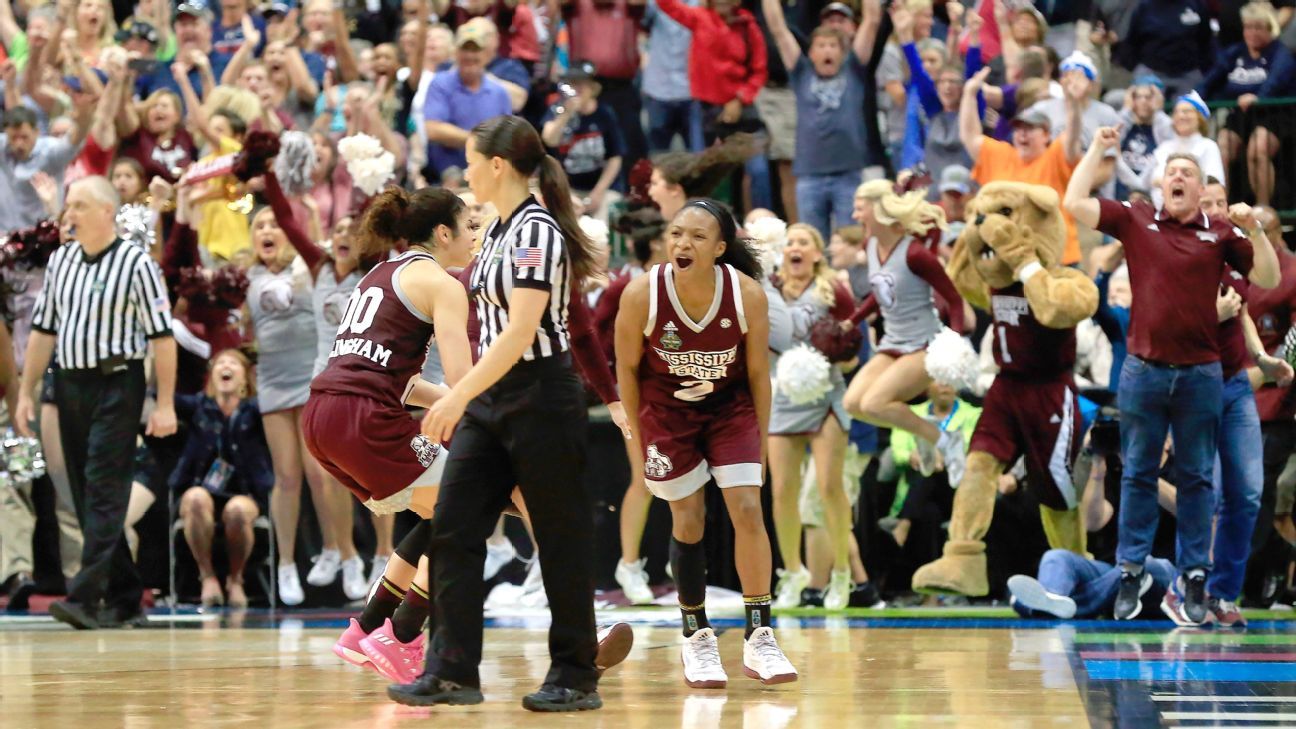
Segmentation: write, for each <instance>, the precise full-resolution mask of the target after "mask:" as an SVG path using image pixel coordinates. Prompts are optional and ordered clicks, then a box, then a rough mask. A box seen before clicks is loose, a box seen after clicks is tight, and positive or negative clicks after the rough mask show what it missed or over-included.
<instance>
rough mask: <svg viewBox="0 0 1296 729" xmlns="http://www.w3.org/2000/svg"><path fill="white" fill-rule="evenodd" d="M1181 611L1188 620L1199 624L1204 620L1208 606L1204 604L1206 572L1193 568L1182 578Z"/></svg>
mask: <svg viewBox="0 0 1296 729" xmlns="http://www.w3.org/2000/svg"><path fill="white" fill-rule="evenodd" d="M1183 582H1184V584H1183V591H1184V594H1183V601H1184V605H1183V612H1184V615H1185V616H1187V617H1188V619H1189V620H1191V621H1193V622H1194V623H1197V624H1201V623H1202V622H1203V621H1205V620H1206V613H1207V611H1208V609H1209V606H1208V605H1207V604H1206V572H1205V571H1203V570H1193V571H1192V572H1189V573H1188V575H1187V576H1186V577H1185V578H1184V581H1183Z"/></svg>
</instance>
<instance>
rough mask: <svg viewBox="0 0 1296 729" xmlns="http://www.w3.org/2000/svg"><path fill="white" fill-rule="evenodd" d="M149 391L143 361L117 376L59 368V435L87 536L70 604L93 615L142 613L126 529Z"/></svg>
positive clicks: (56, 383) (56, 400) (70, 590)
mask: <svg viewBox="0 0 1296 729" xmlns="http://www.w3.org/2000/svg"><path fill="white" fill-rule="evenodd" d="M144 389H145V381H144V363H143V362H140V361H132V362H129V363H128V364H127V366H126V369H125V370H124V371H121V372H116V373H113V374H104V373H102V372H100V371H99V370H97V369H80V370H70V369H59V370H58V372H57V373H56V374H55V377H54V403H55V405H56V406H57V407H58V410H59V436H60V440H61V441H62V443H63V457H64V458H65V459H66V461H67V473H68V484H69V485H70V486H71V490H72V502H73V504H74V505H75V507H76V512H77V519H78V520H79V521H80V522H81V533H82V536H83V537H84V547H83V548H82V551H81V571H80V572H78V573H77V575H76V577H74V578H72V583H71V584H70V585H69V586H68V599H69V600H71V601H72V602H75V603H78V604H80V605H83V606H85V607H86V608H88V609H89V610H90V611H91V614H92V615H93V614H94V611H95V610H97V609H98V607H99V604H100V602H101V601H105V602H106V603H107V607H108V608H109V609H111V610H115V611H116V612H117V614H118V615H119V616H123V617H124V616H129V615H134V614H135V613H137V612H138V611H139V606H140V593H141V589H142V588H141V583H140V578H139V573H138V572H137V571H136V569H135V562H134V561H133V560H132V559H131V553H130V548H129V547H128V546H127V545H126V532H125V525H126V507H127V505H128V504H129V503H130V492H131V475H132V473H133V471H134V464H135V436H136V433H138V432H139V422H140V413H141V412H142V411H143V409H144Z"/></svg>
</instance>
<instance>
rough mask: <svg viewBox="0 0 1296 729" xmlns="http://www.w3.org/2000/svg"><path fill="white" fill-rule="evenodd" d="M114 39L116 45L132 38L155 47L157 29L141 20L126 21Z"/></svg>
mask: <svg viewBox="0 0 1296 729" xmlns="http://www.w3.org/2000/svg"><path fill="white" fill-rule="evenodd" d="M115 38H116V40H117V42H118V43H125V42H126V41H128V40H130V39H132V38H139V39H140V40H145V41H148V42H149V43H152V44H153V45H155V46H156V45H157V44H158V32H157V28H154V27H153V25H152V23H145V22H144V21H142V20H127V21H126V22H125V23H124V24H123V25H122V27H121V30H119V31H117V35H116V36H115Z"/></svg>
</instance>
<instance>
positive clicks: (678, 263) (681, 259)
mask: <svg viewBox="0 0 1296 729" xmlns="http://www.w3.org/2000/svg"><path fill="white" fill-rule="evenodd" d="M692 265H693V257H692V256H690V255H688V254H686V253H677V254H676V255H675V268H678V269H679V270H681V271H685V270H688V267H689V266H692Z"/></svg>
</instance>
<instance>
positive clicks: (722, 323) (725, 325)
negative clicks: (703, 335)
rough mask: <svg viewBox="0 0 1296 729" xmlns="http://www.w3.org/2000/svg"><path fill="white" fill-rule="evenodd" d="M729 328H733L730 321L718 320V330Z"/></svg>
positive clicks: (726, 319) (725, 319)
mask: <svg viewBox="0 0 1296 729" xmlns="http://www.w3.org/2000/svg"><path fill="white" fill-rule="evenodd" d="M731 326H733V322H732V321H730V320H729V319H728V318H724V319H721V320H720V328H721V329H728V328H729V327H731Z"/></svg>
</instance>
